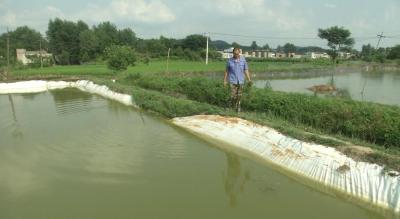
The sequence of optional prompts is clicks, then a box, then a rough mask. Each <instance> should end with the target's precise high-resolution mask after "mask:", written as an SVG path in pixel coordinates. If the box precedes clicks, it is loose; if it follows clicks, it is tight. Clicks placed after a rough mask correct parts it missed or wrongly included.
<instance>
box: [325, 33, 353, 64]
mask: <svg viewBox="0 0 400 219" xmlns="http://www.w3.org/2000/svg"><path fill="white" fill-rule="evenodd" d="M318 36H319V37H320V38H321V39H325V40H327V41H328V46H329V48H331V50H330V51H329V55H330V56H331V58H332V61H333V62H335V60H336V58H337V57H338V52H339V51H346V50H349V49H351V47H352V46H353V45H354V39H353V38H351V37H350V36H351V33H350V31H349V30H347V29H344V27H338V26H333V27H330V28H327V29H318Z"/></svg>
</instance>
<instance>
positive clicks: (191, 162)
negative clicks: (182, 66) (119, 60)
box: [0, 89, 384, 219]
mask: <svg viewBox="0 0 400 219" xmlns="http://www.w3.org/2000/svg"><path fill="white" fill-rule="evenodd" d="M221 148H222V147H218V145H216V144H212V143H210V142H208V141H207V142H206V141H204V140H201V139H199V138H197V137H195V136H193V135H191V134H189V133H187V132H185V131H183V130H181V129H179V128H176V127H174V126H173V125H171V124H170V123H169V122H168V121H166V120H162V119H159V118H157V117H154V116H150V115H147V114H145V113H143V112H140V111H137V110H135V109H133V108H132V107H127V106H124V105H121V104H119V103H117V102H114V101H111V100H107V99H104V98H102V97H99V96H95V95H90V94H86V93H83V92H81V91H78V90H75V89H65V90H57V91H51V92H44V93H38V94H11V95H0V218H6V219H14V218H30V219H36V218H37V219H43V218H58V219H62V218H97V219H98V218H230V219H232V218H267V217H270V218H304V219H305V218H307V219H309V218H325V219H329V218H332V219H333V218H353V219H358V218H360V219H361V218H362V219H366V218H369V219H378V218H384V217H383V216H381V215H380V214H378V213H376V212H375V211H371V210H368V209H367V208H364V207H361V206H360V205H356V204H354V203H353V202H350V201H349V200H346V199H345V198H341V197H342V196H336V195H332V193H331V195H328V194H326V193H322V192H320V191H317V190H314V189H312V188H311V187H309V186H306V185H304V184H303V183H299V182H298V181H296V180H294V179H293V178H291V177H288V176H286V175H283V174H282V173H281V171H278V170H277V169H276V168H273V167H270V166H269V165H267V164H265V163H262V162H259V161H254V160H253V159H251V158H250V157H249V156H242V155H239V153H237V152H235V151H229V150H225V149H224V150H223V149H221Z"/></svg>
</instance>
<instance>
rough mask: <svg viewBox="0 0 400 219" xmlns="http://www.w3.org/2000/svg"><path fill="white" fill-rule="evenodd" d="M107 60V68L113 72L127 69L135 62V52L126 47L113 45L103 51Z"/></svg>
mask: <svg viewBox="0 0 400 219" xmlns="http://www.w3.org/2000/svg"><path fill="white" fill-rule="evenodd" d="M104 53H105V57H106V59H107V67H108V68H109V69H111V70H113V71H121V70H126V69H128V66H129V65H134V64H135V61H136V55H135V51H134V50H133V49H132V48H130V47H128V46H118V45H113V46H110V47H107V48H106V49H105V51H104Z"/></svg>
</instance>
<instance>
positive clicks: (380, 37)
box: [376, 32, 386, 49]
mask: <svg viewBox="0 0 400 219" xmlns="http://www.w3.org/2000/svg"><path fill="white" fill-rule="evenodd" d="M377 36H378V38H379V40H378V43H377V44H376V49H378V48H379V44H380V43H381V41H382V38H385V37H386V36H384V35H383V32H382V33H381V34H378V35H377Z"/></svg>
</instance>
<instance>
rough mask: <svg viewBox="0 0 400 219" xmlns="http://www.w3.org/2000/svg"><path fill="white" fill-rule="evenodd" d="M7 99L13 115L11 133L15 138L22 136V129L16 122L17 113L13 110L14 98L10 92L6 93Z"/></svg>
mask: <svg viewBox="0 0 400 219" xmlns="http://www.w3.org/2000/svg"><path fill="white" fill-rule="evenodd" d="M8 101H9V102H10V106H11V111H12V115H13V121H14V122H13V127H12V129H13V130H12V135H13V136H14V137H15V138H23V136H24V135H23V133H22V129H21V125H20V124H19V122H18V119H17V113H16V112H15V105H14V100H13V97H12V95H11V94H8Z"/></svg>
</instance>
